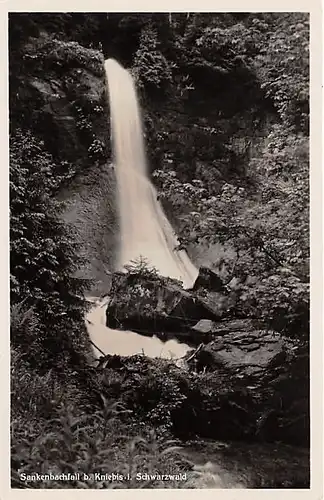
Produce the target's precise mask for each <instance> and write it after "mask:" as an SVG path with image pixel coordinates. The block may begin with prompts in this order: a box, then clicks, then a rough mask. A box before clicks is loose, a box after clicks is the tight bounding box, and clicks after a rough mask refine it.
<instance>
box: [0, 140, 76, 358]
mask: <svg viewBox="0 0 324 500" xmlns="http://www.w3.org/2000/svg"><path fill="white" fill-rule="evenodd" d="M58 182H59V181H58V179H57V178H55V165H54V163H53V160H52V158H51V157H50V155H49V154H48V153H47V152H46V151H45V150H44V148H43V144H42V143H41V142H39V141H37V140H36V139H35V138H34V137H33V136H32V135H31V134H30V133H29V132H27V131H22V130H17V131H16V132H15V134H13V135H12V136H11V138H10V285H11V304H12V306H15V305H17V304H21V303H23V304H24V307H25V309H26V310H33V313H34V318H35V321H34V326H35V328H37V331H36V332H35V331H34V335H35V337H39V336H41V337H42V339H43V342H42V345H43V349H44V352H45V356H44V357H46V355H47V356H48V357H49V358H51V357H53V356H54V355H55V354H58V353H64V351H65V350H66V351H67V352H69V353H70V354H71V353H73V352H74V353H76V352H78V351H79V352H81V351H82V348H85V345H84V338H83V339H82V330H83V328H84V327H83V324H84V310H85V301H84V297H83V290H84V282H83V281H82V280H78V279H76V278H75V277H74V276H73V275H74V272H75V270H76V269H77V267H78V264H79V262H78V260H77V258H76V253H75V249H74V246H73V243H72V242H73V239H72V238H71V235H70V234H69V232H68V230H67V229H66V227H65V226H64V225H63V222H61V221H60V220H59V218H58V214H59V212H60V209H61V204H60V203H59V202H57V201H56V200H55V199H54V198H53V196H52V195H53V190H55V188H56V187H57V184H58ZM11 340H12V342H13V343H14V344H17V343H18V344H19V343H20V342H24V344H25V347H26V349H27V350H31V349H32V347H33V346H31V345H30V342H31V339H30V338H29V339H28V338H23V335H22V332H21V331H19V329H18V330H17V329H16V330H14V331H12V337H11ZM44 352H43V353H39V352H38V353H34V354H35V356H37V354H38V355H39V354H44ZM34 361H36V360H34ZM37 362H38V363H40V359H38V360H37Z"/></svg>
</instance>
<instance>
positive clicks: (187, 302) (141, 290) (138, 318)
mask: <svg viewBox="0 0 324 500" xmlns="http://www.w3.org/2000/svg"><path fill="white" fill-rule="evenodd" d="M110 296H111V299H110V301H109V303H108V307H107V313H106V317H107V326H110V327H111V328H125V329H131V330H133V331H136V332H139V333H145V332H147V333H150V334H153V333H159V332H180V333H181V332H184V331H187V330H188V329H190V328H191V327H192V326H194V325H195V323H197V321H198V320H199V319H200V318H206V317H207V318H208V317H213V315H212V314H210V313H209V312H208V311H206V310H205V308H204V307H203V305H202V304H201V302H200V301H199V300H198V299H197V297H196V296H195V295H194V294H193V293H191V292H189V291H186V290H184V289H183V288H182V287H181V285H180V284H177V283H176V282H175V281H173V280H170V279H153V278H143V277H139V276H137V275H136V274H124V273H116V274H115V275H114V278H113V285H112V291H111V293H110Z"/></svg>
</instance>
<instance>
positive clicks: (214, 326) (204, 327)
mask: <svg viewBox="0 0 324 500" xmlns="http://www.w3.org/2000/svg"><path fill="white" fill-rule="evenodd" d="M255 326H256V325H255V322H254V321H253V320H251V319H234V320H223V321H218V322H215V321H211V320H209V319H201V320H200V321H198V323H197V324H196V325H195V326H193V327H192V331H193V332H195V333H196V332H197V333H201V334H211V335H213V336H216V335H225V334H226V333H233V332H236V331H242V330H243V331H251V330H253V329H255Z"/></svg>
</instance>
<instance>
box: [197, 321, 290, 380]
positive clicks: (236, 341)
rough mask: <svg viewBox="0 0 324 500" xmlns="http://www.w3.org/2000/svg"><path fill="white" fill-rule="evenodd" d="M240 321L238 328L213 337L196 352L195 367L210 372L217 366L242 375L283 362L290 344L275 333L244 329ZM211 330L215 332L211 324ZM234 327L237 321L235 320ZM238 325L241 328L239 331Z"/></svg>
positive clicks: (215, 329)
mask: <svg viewBox="0 0 324 500" xmlns="http://www.w3.org/2000/svg"><path fill="white" fill-rule="evenodd" d="M247 325H248V323H246V322H244V321H243V323H242V326H241V331H235V330H233V331H232V332H230V333H223V334H222V335H221V336H217V338H216V339H214V340H212V341H211V342H210V343H209V344H207V345H206V346H205V347H204V348H203V349H201V350H200V351H199V353H197V358H196V364H197V367H198V370H201V369H206V370H208V371H213V370H214V369H217V368H218V367H219V366H222V367H224V368H227V369H229V370H231V371H233V372H240V374H241V375H242V374H243V375H246V376H250V375H253V374H255V373H260V371H261V370H267V369H269V368H270V367H272V366H276V363H279V364H280V363H284V362H285V359H286V351H287V348H289V347H290V348H291V346H292V344H291V342H289V341H288V339H284V338H283V337H282V336H281V335H280V334H279V333H277V332H270V331H267V330H252V331H249V330H247V329H246V328H247ZM215 326H216V328H214V331H213V333H214V334H215V333H216V332H217V325H215ZM236 326H237V327H238V322H237V323H236ZM242 328H245V330H243V331H242Z"/></svg>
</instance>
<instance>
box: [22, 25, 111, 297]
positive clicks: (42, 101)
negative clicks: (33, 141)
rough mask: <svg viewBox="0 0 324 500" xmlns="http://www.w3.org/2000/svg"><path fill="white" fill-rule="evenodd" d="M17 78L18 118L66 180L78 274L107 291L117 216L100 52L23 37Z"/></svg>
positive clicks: (94, 289) (67, 218) (93, 288)
mask: <svg viewBox="0 0 324 500" xmlns="http://www.w3.org/2000/svg"><path fill="white" fill-rule="evenodd" d="M15 79H16V80H15V82H14V87H15V89H17V96H16V99H15V112H16V113H17V114H18V115H19V116H18V121H19V123H21V122H22V123H23V124H24V126H25V127H26V128H29V129H32V130H33V132H34V133H35V134H36V135H37V136H39V137H40V138H41V139H42V140H43V142H44V144H45V147H46V149H47V150H48V151H49V152H50V153H51V154H52V155H53V157H54V159H55V166H53V168H58V169H59V170H58V171H57V172H55V175H58V176H60V177H61V178H62V179H63V181H64V182H63V186H64V187H63V188H62V189H61V191H60V192H58V194H57V197H58V198H59V199H60V200H61V201H64V202H65V210H64V211H63V213H62V219H63V221H64V222H65V223H66V224H68V225H69V226H70V227H71V229H72V232H71V237H72V234H73V235H74V238H75V240H76V242H77V243H78V248H79V256H81V257H82V258H83V259H84V265H83V266H82V267H81V268H80V269H79V270H78V273H77V275H78V276H79V277H80V278H83V279H88V280H89V294H91V293H102V292H105V291H106V290H107V288H108V287H109V282H110V276H109V274H108V273H109V272H110V271H111V270H112V268H113V265H114V262H113V255H114V251H115V248H116V246H117V244H118V241H117V236H118V221H117V216H116V210H115V208H116V207H115V203H114V200H115V175H114V171H113V168H112V166H111V165H110V164H109V157H110V131H109V123H108V117H109V109H108V98H107V88H106V77H105V71H104V59H103V55H102V54H101V53H100V52H99V51H96V50H92V49H89V48H86V47H83V46H82V45H80V44H79V43H77V42H67V41H62V40H59V39H55V38H53V36H50V35H48V34H47V33H45V32H42V33H40V34H39V36H38V37H37V38H32V37H30V38H29V39H28V41H27V42H26V44H25V46H24V50H23V57H22V64H21V69H19V68H17V70H16V72H15ZM16 110H18V111H16ZM26 110H28V113H27V112H26ZM14 119H15V116H13V120H14ZM70 170H71V173H69V174H68V172H70ZM67 174H68V175H67ZM91 280H92V281H91Z"/></svg>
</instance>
